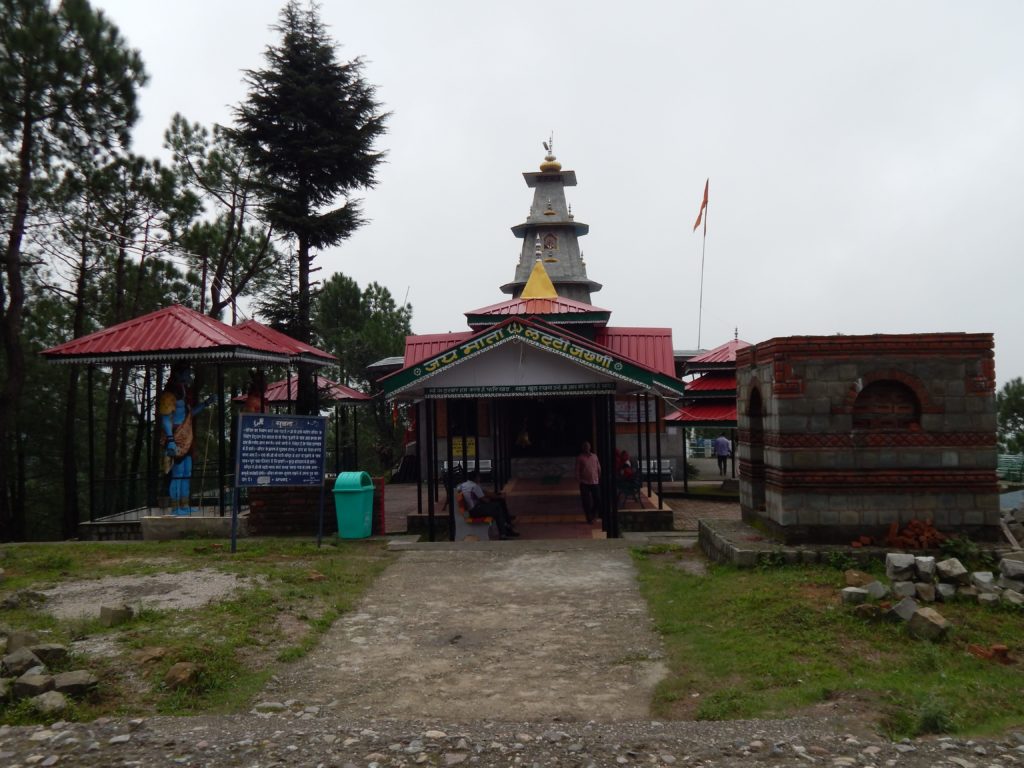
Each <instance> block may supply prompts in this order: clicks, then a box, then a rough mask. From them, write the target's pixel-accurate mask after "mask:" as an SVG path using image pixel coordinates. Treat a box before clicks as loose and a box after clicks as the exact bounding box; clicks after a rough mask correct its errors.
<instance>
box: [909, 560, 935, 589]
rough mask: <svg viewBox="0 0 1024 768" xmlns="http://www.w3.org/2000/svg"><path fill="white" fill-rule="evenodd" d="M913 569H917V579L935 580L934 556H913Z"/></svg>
mask: <svg viewBox="0 0 1024 768" xmlns="http://www.w3.org/2000/svg"><path fill="white" fill-rule="evenodd" d="M914 570H915V571H917V580H918V581H927V582H933V581H935V558H934V557H931V556H930V555H929V556H924V557H915V558H914Z"/></svg>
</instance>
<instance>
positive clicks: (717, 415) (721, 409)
mask: <svg viewBox="0 0 1024 768" xmlns="http://www.w3.org/2000/svg"><path fill="white" fill-rule="evenodd" d="M665 421H682V422H685V423H688V424H690V423H701V424H706V423H712V422H713V423H716V424H719V423H720V424H722V425H726V424H732V425H735V424H736V403H731V404H728V405H718V404H717V403H695V404H693V405H687V406H685V407H683V408H681V409H679V410H678V411H676V412H675V413H673V414H672V415H671V416H666V417H665Z"/></svg>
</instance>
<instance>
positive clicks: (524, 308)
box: [466, 296, 611, 316]
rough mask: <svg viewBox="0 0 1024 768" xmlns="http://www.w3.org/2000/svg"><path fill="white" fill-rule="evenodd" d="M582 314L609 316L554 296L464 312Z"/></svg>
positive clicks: (500, 314)
mask: <svg viewBox="0 0 1024 768" xmlns="http://www.w3.org/2000/svg"><path fill="white" fill-rule="evenodd" d="M584 313H600V314H606V315H610V314H611V312H610V311H609V310H607V309H601V308H600V307H595V306H594V305H593V304H587V303H585V302H582V301H575V300H573V299H565V298H562V297H561V296H556V297H555V298H553V299H508V300H507V301H502V302H499V303H497V304H491V305H490V306H488V307H481V308H480V309H474V310H470V311H469V312H466V315H467V316H470V315H498V316H504V315H576V314H584Z"/></svg>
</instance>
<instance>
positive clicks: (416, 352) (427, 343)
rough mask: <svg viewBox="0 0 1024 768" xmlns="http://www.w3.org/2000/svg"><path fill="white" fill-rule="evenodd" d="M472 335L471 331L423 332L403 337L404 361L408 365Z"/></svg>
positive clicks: (431, 355)
mask: <svg viewBox="0 0 1024 768" xmlns="http://www.w3.org/2000/svg"><path fill="white" fill-rule="evenodd" d="M472 335H473V332H472V331H460V332H459V333H424V334H418V335H414V336H406V337H405V362H404V363H403V365H404V366H405V367H408V366H410V365H415V364H416V363H418V362H420V361H422V360H426V359H427V358H428V357H433V356H434V355H436V354H438V353H440V352H444V351H445V350H446V349H448V348H449V347H452V346H455V345H456V344H461V343H462V342H464V341H466V340H467V339H468V338H470V337H471V336H472Z"/></svg>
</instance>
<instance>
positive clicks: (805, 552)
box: [800, 549, 818, 565]
mask: <svg viewBox="0 0 1024 768" xmlns="http://www.w3.org/2000/svg"><path fill="white" fill-rule="evenodd" d="M800 562H801V563H805V564H807V565H813V564H814V563H817V562H818V553H817V551H815V550H813V549H801V550H800Z"/></svg>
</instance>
